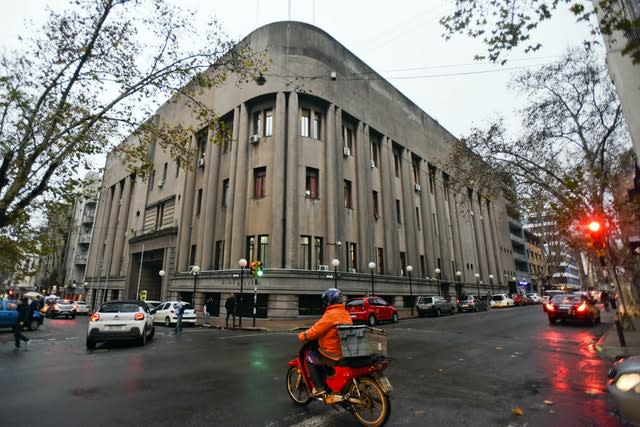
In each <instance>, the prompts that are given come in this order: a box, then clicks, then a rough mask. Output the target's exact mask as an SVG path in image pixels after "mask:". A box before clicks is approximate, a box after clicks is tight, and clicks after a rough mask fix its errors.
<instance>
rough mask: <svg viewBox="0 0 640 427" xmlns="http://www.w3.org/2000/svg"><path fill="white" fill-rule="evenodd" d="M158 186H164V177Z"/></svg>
mask: <svg viewBox="0 0 640 427" xmlns="http://www.w3.org/2000/svg"><path fill="white" fill-rule="evenodd" d="M158 187H160V188H162V187H164V179H161V180H160V181H158Z"/></svg>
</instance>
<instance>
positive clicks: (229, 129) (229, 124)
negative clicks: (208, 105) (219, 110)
mask: <svg viewBox="0 0 640 427" xmlns="http://www.w3.org/2000/svg"><path fill="white" fill-rule="evenodd" d="M219 132H220V135H221V136H222V152H223V153H229V152H231V142H232V141H233V117H229V118H225V119H222V122H221V123H220V129H219Z"/></svg>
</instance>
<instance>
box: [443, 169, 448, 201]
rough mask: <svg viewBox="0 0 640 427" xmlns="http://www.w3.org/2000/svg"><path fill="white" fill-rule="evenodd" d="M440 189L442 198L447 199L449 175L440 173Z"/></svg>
mask: <svg viewBox="0 0 640 427" xmlns="http://www.w3.org/2000/svg"><path fill="white" fill-rule="evenodd" d="M442 188H443V191H444V198H445V199H448V198H449V175H447V174H446V173H444V172H443V173H442Z"/></svg>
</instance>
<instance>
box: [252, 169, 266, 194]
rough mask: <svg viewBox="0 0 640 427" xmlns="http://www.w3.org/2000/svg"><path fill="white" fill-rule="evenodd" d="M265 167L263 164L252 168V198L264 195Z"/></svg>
mask: <svg viewBox="0 0 640 427" xmlns="http://www.w3.org/2000/svg"><path fill="white" fill-rule="evenodd" d="M266 181H267V168H266V167H265V166H263V167H259V168H255V169H254V170H253V198H254V199H261V198H263V197H264V196H265V185H266Z"/></svg>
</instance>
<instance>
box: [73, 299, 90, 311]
mask: <svg viewBox="0 0 640 427" xmlns="http://www.w3.org/2000/svg"><path fill="white" fill-rule="evenodd" d="M73 305H74V306H75V307H76V314H89V304H87V303H86V302H84V301H74V302H73Z"/></svg>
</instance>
